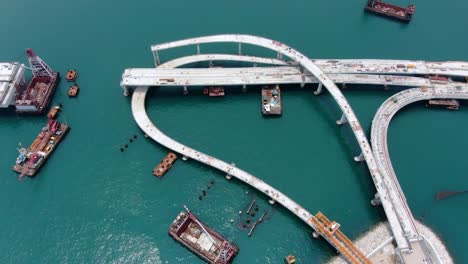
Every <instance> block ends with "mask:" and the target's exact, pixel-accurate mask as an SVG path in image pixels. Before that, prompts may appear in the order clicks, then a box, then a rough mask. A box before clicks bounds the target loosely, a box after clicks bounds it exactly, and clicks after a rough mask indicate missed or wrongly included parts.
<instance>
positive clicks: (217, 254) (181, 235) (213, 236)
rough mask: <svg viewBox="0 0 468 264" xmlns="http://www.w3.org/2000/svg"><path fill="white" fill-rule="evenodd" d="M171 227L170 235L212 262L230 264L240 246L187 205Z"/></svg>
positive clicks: (213, 263) (212, 263) (214, 263)
mask: <svg viewBox="0 0 468 264" xmlns="http://www.w3.org/2000/svg"><path fill="white" fill-rule="evenodd" d="M184 207H185V210H186V211H182V212H180V213H179V215H178V216H177V217H176V219H175V220H174V221H173V222H172V224H171V225H170V227H169V235H170V236H171V237H172V238H174V239H175V240H176V241H177V242H179V243H181V244H182V245H184V246H185V247H187V248H188V249H189V250H191V251H192V252H193V253H195V254H197V255H198V256H199V257H201V258H202V259H204V260H205V261H207V262H208V263H210V264H228V263H231V262H232V260H233V258H234V257H235V256H236V255H237V253H238V252H239V247H238V246H237V245H235V244H234V243H232V242H230V241H229V240H227V239H225V238H224V237H223V236H221V235H220V234H218V233H217V232H216V231H214V230H213V229H211V228H209V227H208V226H207V225H205V224H204V223H202V222H200V221H199V220H198V219H197V217H196V216H195V215H194V214H193V213H192V212H191V211H190V210H189V209H188V208H187V207H186V206H184Z"/></svg>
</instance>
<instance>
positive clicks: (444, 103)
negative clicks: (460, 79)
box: [426, 99, 460, 110]
mask: <svg viewBox="0 0 468 264" xmlns="http://www.w3.org/2000/svg"><path fill="white" fill-rule="evenodd" d="M428 106H440V107H445V108H446V109H449V110H458V109H459V108H460V102H458V101H457V100H455V99H433V100H429V101H428V102H427V104H426V107H428Z"/></svg>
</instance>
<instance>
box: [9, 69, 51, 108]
mask: <svg viewBox="0 0 468 264" xmlns="http://www.w3.org/2000/svg"><path fill="white" fill-rule="evenodd" d="M58 81H59V73H58V72H53V74H52V77H47V76H43V77H33V78H32V80H31V82H30V83H29V85H28V87H27V88H26V90H25V91H24V92H20V93H19V94H18V96H17V97H16V102H15V107H16V112H17V113H31V114H42V113H44V111H45V110H46V109H47V107H48V106H49V103H50V99H51V97H52V96H53V95H54V92H55V87H56V86H57V83H58Z"/></svg>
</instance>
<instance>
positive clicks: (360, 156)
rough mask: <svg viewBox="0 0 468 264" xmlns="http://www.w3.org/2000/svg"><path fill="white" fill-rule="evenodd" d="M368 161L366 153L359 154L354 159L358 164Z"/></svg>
mask: <svg viewBox="0 0 468 264" xmlns="http://www.w3.org/2000/svg"><path fill="white" fill-rule="evenodd" d="M364 160H366V158H364V153H362V152H361V154H359V156H355V157H354V161H356V162H361V161H364Z"/></svg>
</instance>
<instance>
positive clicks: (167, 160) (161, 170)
mask: <svg viewBox="0 0 468 264" xmlns="http://www.w3.org/2000/svg"><path fill="white" fill-rule="evenodd" d="M176 160H177V155H176V154H175V153H174V152H172V151H169V153H167V155H166V157H164V159H163V160H162V161H161V162H160V163H159V164H158V166H156V167H155V168H154V169H153V175H154V176H156V177H158V178H159V179H161V178H162V177H163V176H164V174H166V172H167V171H168V170H169V169H170V168H171V167H172V165H173V164H174V162H175V161H176Z"/></svg>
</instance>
